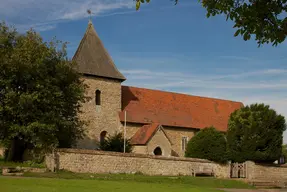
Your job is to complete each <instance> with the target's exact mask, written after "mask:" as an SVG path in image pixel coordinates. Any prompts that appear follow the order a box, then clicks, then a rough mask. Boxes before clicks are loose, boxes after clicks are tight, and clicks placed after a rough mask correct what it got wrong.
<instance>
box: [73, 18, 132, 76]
mask: <svg viewBox="0 0 287 192" xmlns="http://www.w3.org/2000/svg"><path fill="white" fill-rule="evenodd" d="M73 60H74V61H76V63H77V67H78V72H79V73H82V74H83V75H90V76H97V77H106V78H111V79H116V80H120V81H124V80H126V78H125V77H124V76H123V75H122V74H121V73H120V71H119V70H118V69H117V67H116V66H115V64H114V62H113V60H112V58H111V56H110V55H109V53H108V52H107V50H106V49H105V47H104V45H103V43H102V41H101V40H100V38H99V36H98V34H97V32H96V31H95V29H94V26H93V24H92V21H91V20H89V24H88V27H87V30H86V32H85V34H84V37H83V38H82V40H81V42H80V44H79V47H78V49H77V51H76V53H75V55H74V57H73Z"/></svg>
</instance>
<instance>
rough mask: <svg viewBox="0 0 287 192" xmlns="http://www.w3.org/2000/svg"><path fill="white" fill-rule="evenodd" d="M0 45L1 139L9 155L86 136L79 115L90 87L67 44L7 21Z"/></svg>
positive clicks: (1, 27)
mask: <svg viewBox="0 0 287 192" xmlns="http://www.w3.org/2000/svg"><path fill="white" fill-rule="evenodd" d="M0 46H1V49H0V142H1V143H3V144H4V145H5V147H7V148H8V149H9V155H8V159H9V160H15V161H18V160H20V161H21V158H22V155H23V152H24V151H25V150H26V149H36V150H44V151H45V150H50V149H52V148H54V147H70V146H72V145H73V144H74V143H75V141H76V140H77V139H78V138H81V137H82V136H83V130H82V125H83V122H81V121H80V120H79V118H78V115H77V114H78V113H79V112H80V105H81V102H82V101H84V100H85V97H84V90H85V86H84V84H83V82H82V81H81V80H80V75H79V74H78V73H77V72H76V70H75V69H74V68H75V63H73V62H70V61H69V60H68V59H67V58H66V44H65V43H62V42H60V41H57V40H52V41H50V42H44V41H43V39H42V38H41V37H40V36H39V35H38V34H37V33H36V32H35V31H33V30H29V31H28V32H26V33H25V34H19V33H18V32H17V31H16V29H14V28H12V27H9V26H7V25H6V24H5V23H4V22H3V23H1V24H0ZM59 48H61V49H59Z"/></svg>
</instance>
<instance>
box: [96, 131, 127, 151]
mask: <svg viewBox="0 0 287 192" xmlns="http://www.w3.org/2000/svg"><path fill="white" fill-rule="evenodd" d="M100 149H101V150H103V151H114V152H122V153H123V152H124V137H123V135H122V133H115V134H114V135H112V136H108V137H107V138H106V139H105V140H104V141H103V142H102V143H100ZM130 152H132V145H131V143H130V139H126V153H130Z"/></svg>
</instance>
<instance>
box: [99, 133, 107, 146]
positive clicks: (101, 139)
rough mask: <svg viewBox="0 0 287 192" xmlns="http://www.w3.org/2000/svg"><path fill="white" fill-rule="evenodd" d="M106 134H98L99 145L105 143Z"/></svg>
mask: <svg viewBox="0 0 287 192" xmlns="http://www.w3.org/2000/svg"><path fill="white" fill-rule="evenodd" d="M107 133H108V132H106V131H102V132H101V134H100V143H103V142H104V141H105V138H106V136H107Z"/></svg>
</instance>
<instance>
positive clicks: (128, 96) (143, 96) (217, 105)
mask: <svg viewBox="0 0 287 192" xmlns="http://www.w3.org/2000/svg"><path fill="white" fill-rule="evenodd" d="M242 106H243V104H242V103H241V102H235V101H228V100H221V99H215V98H207V97H199V96H192V95H185V94H179V93H172V92H165V91H158V90H151V89H144V88H137V87H128V86H122V112H120V120H121V121H124V111H127V122H131V123H144V124H147V123H159V124H161V125H163V126H174V127H185V128H196V129H203V128H205V127H209V126H212V125H213V126H214V127H215V128H217V129H218V130H220V131H226V130H227V124H228V119H229V116H230V114H231V113H232V112H233V111H235V110H237V109H239V108H241V107H242Z"/></svg>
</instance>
